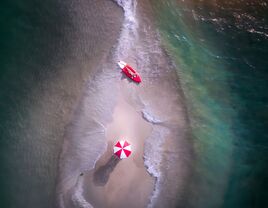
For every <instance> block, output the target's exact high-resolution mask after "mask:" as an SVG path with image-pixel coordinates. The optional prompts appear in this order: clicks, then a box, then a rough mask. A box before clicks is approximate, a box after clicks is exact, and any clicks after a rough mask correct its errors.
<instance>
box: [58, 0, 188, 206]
mask: <svg viewBox="0 0 268 208" xmlns="http://www.w3.org/2000/svg"><path fill="white" fill-rule="evenodd" d="M131 5H132V4H131ZM138 7H139V17H137V18H138V19H139V20H140V22H142V24H140V25H139V29H136V26H135V24H134V23H133V22H131V20H128V21H126V22H124V23H123V24H129V25H127V26H126V25H124V26H123V27H122V28H121V30H122V31H121V35H120V37H119V39H118V43H117V45H115V48H113V50H111V52H110V56H108V57H106V58H105V59H103V63H100V64H99V65H100V67H99V69H100V70H98V73H97V74H96V76H95V77H94V79H93V80H92V81H91V82H90V83H89V86H88V89H87V92H86V95H85V98H84V100H83V101H81V106H79V114H78V115H77V117H76V118H75V119H74V121H76V122H75V125H73V127H72V128H69V132H70V134H69V135H68V136H69V138H67V139H66V142H65V146H64V151H63V154H62V167H61V171H62V173H63V175H62V177H61V187H60V188H61V192H60V195H61V196H60V198H61V200H62V201H61V203H62V204H63V205H62V206H61V207H64V208H68V207H86V208H88V207H91V205H92V206H93V207H97V208H99V207H109V208H110V207H117V208H120V207H126V206H127V207H133V208H134V207H147V206H148V205H150V206H151V207H176V205H177V204H176V203H177V201H178V200H177V198H178V195H180V196H182V192H183V191H185V189H184V187H185V184H186V183H187V179H188V176H187V175H188V172H189V167H188V163H189V158H190V157H189V154H190V153H189V141H187V119H186V110H185V106H184V103H183V95H182V93H181V89H180V86H179V84H178V77H177V74H176V72H175V70H174V66H173V65H172V63H170V60H169V57H168V56H167V54H166V53H165V51H164V50H163V49H162V46H161V45H160V43H159V42H160V40H159V36H158V34H157V33H156V31H155V28H153V27H152V25H151V20H150V19H149V18H148V17H147V16H146V11H145V10H146V9H147V8H148V7H149V8H150V6H149V3H148V2H146V3H142V4H140V5H139V4H138ZM142 7H144V8H146V9H144V8H142ZM124 9H125V10H126V9H128V12H130V11H133V9H131V8H124ZM125 18H126V17H125ZM129 22H130V23H129ZM132 26H133V27H132ZM128 43H129V44H128ZM125 44H127V45H125ZM116 46H117V48H116ZM125 46H126V47H125ZM118 58H120V59H121V60H124V61H126V62H128V63H129V64H130V65H132V66H133V67H134V68H136V69H138V71H139V72H140V74H141V76H142V78H143V82H142V83H141V84H140V85H137V84H135V83H133V82H132V81H130V80H129V79H128V78H126V77H125V76H124V75H122V74H120V72H118V71H117V70H118V67H117V66H116V62H117V61H118V60H117V59H118ZM121 139H126V140H128V141H129V142H130V143H131V144H132V150H133V153H132V154H131V156H130V157H129V158H127V159H124V160H118V159H117V158H116V157H115V156H113V152H112V151H113V145H114V144H115V142H116V141H117V140H121ZM106 145H107V146H106ZM98 157H99V158H98ZM95 161H96V163H95ZM79 171H80V172H79ZM80 173H81V175H79V174H80ZM150 174H151V175H150Z"/></svg>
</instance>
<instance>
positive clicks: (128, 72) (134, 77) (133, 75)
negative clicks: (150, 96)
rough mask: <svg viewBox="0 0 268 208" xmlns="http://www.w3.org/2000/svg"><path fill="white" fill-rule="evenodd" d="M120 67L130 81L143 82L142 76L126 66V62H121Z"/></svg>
mask: <svg viewBox="0 0 268 208" xmlns="http://www.w3.org/2000/svg"><path fill="white" fill-rule="evenodd" d="M118 65H119V67H120V68H121V69H122V72H124V73H125V74H126V75H127V76H128V77H129V78H130V79H132V80H133V81H135V82H137V83H140V82H141V77H140V75H139V74H138V73H137V72H136V71H135V70H134V69H133V68H132V67H131V66H129V65H128V64H126V63H125V62H124V61H119V62H118Z"/></svg>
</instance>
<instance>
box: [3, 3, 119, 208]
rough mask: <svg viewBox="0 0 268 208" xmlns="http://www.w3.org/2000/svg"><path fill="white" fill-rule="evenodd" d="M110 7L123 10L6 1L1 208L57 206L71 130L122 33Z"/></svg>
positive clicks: (102, 6) (89, 4)
mask: <svg viewBox="0 0 268 208" xmlns="http://www.w3.org/2000/svg"><path fill="white" fill-rule="evenodd" d="M112 6H113V7H112ZM107 7H109V8H114V7H115V4H114V3H112V2H110V1H101V0H99V1H92V2H91V1H84V0H81V1H79V3H77V1H72V0H66V1H57V0H48V1H37V0H30V1H19V0H9V1H6V0H4V1H1V3H0V167H1V171H0V195H1V197H0V207H1V208H11V207H14V208H17V207H29V208H32V207H36V208H41V207H44V208H48V207H54V205H55V198H56V193H55V190H56V188H55V186H56V178H57V168H58V157H59V155H60V152H61V147H62V142H63V138H64V136H65V133H66V132H65V127H66V126H67V125H68V124H69V123H70V120H71V117H72V112H73V111H74V109H75V106H76V105H77V102H78V100H79V98H80V97H81V92H82V89H83V87H84V83H85V81H86V80H87V79H88V77H89V74H90V73H92V71H94V70H93V69H92V68H93V67H92V66H93V65H94V64H93V62H99V61H100V59H101V56H102V54H103V51H104V50H105V51H109V50H107V48H109V47H112V45H113V43H114V41H115V40H116V37H117V31H118V29H119V27H120V24H119V23H117V22H113V18H114V16H113V17H111V15H110V13H107V12H105V11H106V9H107ZM116 8H117V7H116ZM118 11H121V10H120V9H119V8H117V10H116V12H115V13H116V14H117V13H118V18H119V17H121V16H122V14H121V13H119V12H118ZM93 20H94V21H93ZM99 22H102V24H98V23H99ZM108 26H109V27H110V28H116V29H115V30H111V29H108V28H109V27H108ZM103 28H105V29H103Z"/></svg>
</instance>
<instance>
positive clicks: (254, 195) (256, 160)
mask: <svg viewBox="0 0 268 208" xmlns="http://www.w3.org/2000/svg"><path fill="white" fill-rule="evenodd" d="M64 2H65V3H64ZM64 2H63V1H61V2H58V1H53V0H51V1H50V0H49V1H44V2H40V1H35V0H32V1H27V2H21V1H18V0H11V1H1V3H0V11H1V12H0V17H1V18H0V28H1V33H0V54H1V56H0V166H1V171H0V194H1V197H0V207H5V208H6V207H38V208H41V207H44V208H46V207H53V204H54V198H55V182H56V175H57V163H58V156H59V153H60V151H61V144H62V138H63V134H64V133H63V132H64V128H65V126H66V125H67V124H68V123H69V122H68V120H69V118H68V116H67V115H69V114H70V112H71V111H72V106H74V104H75V101H74V100H75V99H76V98H75V96H79V94H78V93H77V92H78V91H79V90H77V91H76V90H75V89H73V88H77V89H80V88H81V83H82V81H81V80H82V79H81V77H84V76H85V75H84V74H83V73H84V72H82V71H83V70H84V71H87V69H85V67H84V66H83V65H82V64H84V63H88V62H89V61H88V59H90V57H91V55H92V54H93V55H92V56H94V55H95V54H94V53H92V51H96V50H95V49H94V44H96V45H97V44H102V43H103V42H104V41H103V40H104V39H105V40H106V39H108V37H107V36H108V35H109V36H110V34H109V33H107V31H106V30H102V29H101V28H100V26H99V24H95V23H92V24H91V23H90V20H91V19H92V17H91V16H90V15H89V14H90V11H91V12H92V13H94V11H95V10H96V8H97V7H98V6H100V5H99V4H97V5H95V7H96V8H95V7H93V6H92V4H90V5H89V4H85V6H84V4H82V3H81V5H80V7H81V8H76V7H75V6H74V5H79V4H74V2H72V1H71V0H70V1H64ZM96 2H97V1H96ZM98 2H100V1H98ZM151 2H152V7H153V9H154V11H155V14H156V17H155V19H156V23H157V26H158V28H159V30H160V34H161V35H162V40H163V44H164V46H165V47H166V49H167V51H168V52H169V53H170V55H171V56H172V58H173V60H174V61H175V63H176V65H177V70H178V74H179V76H180V81H181V84H182V87H183V90H184V93H185V98H186V102H187V106H188V113H189V117H190V122H191V130H192V140H193V145H194V150H195V151H194V152H195V155H194V157H195V163H194V164H192V165H193V168H194V173H193V177H192V181H191V183H190V184H189V187H188V188H187V193H186V196H187V199H186V201H187V202H186V204H185V205H183V206H182V205H181V207H205V208H209V207H228V208H229V207H231V208H232V207H234V208H237V207H243V208H247V207H250V208H251V207H267V206H268V202H267V199H268V195H267V193H268V192H267V187H268V181H267V180H268V179H267V175H268V169H267V164H268V161H267V160H268V159H267V153H268V144H267V143H268V142H267V141H268V138H267V127H268V123H267V121H268V106H267V103H268V102H267V101H268V93H266V92H267V90H268V71H267V65H268V60H267V55H268V35H267V34H268V31H267V30H268V29H267V27H268V26H267V25H268V22H267V21H268V16H267V15H268V12H267V10H268V9H267V3H265V2H264V1H258V2H257V1H220V2H217V1H213V2H210V1H175V0H167V1H160V0H156V1H155V0H154V1H151ZM83 3H84V2H83ZM108 6H109V5H108ZM79 9H80V10H79ZM90 9H91V10H90ZM81 10H83V12H80V11H81ZM85 18H86V21H85ZM94 18H99V19H98V20H99V22H102V24H105V23H106V24H107V25H111V24H112V23H111V22H109V21H108V20H107V22H106V21H105V20H106V19H107V18H105V17H101V15H96V16H94ZM79 21H81V22H79ZM92 28H94V29H92ZM77 31H78V32H77ZM90 31H92V33H90ZM95 31H100V33H101V34H102V33H105V34H106V33H107V34H108V35H107V34H106V36H105V37H106V38H99V39H98V37H101V35H100V34H99V33H97V34H98V37H96V32H95ZM102 35H103V34H102ZM91 39H92V40H93V39H94V43H92V44H91V43H90V42H87V41H90V40H91ZM105 44H107V43H105ZM98 49H99V47H98ZM98 53H100V52H98ZM73 66H75V67H73ZM72 79H75V80H77V82H76V83H71V82H72V81H71V80H72ZM69 86H71V87H70V88H68V87H69ZM74 86H75V87H74ZM72 90H73V91H72Z"/></svg>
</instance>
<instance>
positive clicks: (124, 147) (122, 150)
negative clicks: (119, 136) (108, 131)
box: [114, 140, 131, 159]
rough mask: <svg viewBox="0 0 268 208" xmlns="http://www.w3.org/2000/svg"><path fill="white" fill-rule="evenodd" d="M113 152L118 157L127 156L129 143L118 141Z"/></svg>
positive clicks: (129, 150) (129, 149) (129, 147)
mask: <svg viewBox="0 0 268 208" xmlns="http://www.w3.org/2000/svg"><path fill="white" fill-rule="evenodd" d="M114 154H115V155H116V156H117V157H119V158H120V159H123V158H127V157H129V155H130V154H131V145H130V144H129V143H128V142H127V141H125V140H121V141H118V142H117V143H116V144H115V145H114Z"/></svg>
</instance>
